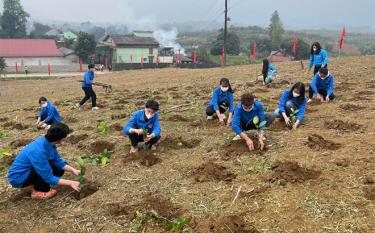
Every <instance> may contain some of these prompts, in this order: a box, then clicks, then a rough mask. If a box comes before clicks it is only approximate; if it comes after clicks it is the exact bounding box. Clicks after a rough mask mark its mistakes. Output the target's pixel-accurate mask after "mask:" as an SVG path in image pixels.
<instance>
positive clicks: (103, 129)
mask: <svg viewBox="0 0 375 233" xmlns="http://www.w3.org/2000/svg"><path fill="white" fill-rule="evenodd" d="M96 128H97V129H98V132H99V133H100V134H102V135H106V134H108V133H109V130H110V128H109V126H108V124H107V123H106V122H105V121H100V122H99V123H98V125H97V126H96Z"/></svg>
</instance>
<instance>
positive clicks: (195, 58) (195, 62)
mask: <svg viewBox="0 0 375 233" xmlns="http://www.w3.org/2000/svg"><path fill="white" fill-rule="evenodd" d="M193 63H194V65H195V64H197V48H194V55H193Z"/></svg>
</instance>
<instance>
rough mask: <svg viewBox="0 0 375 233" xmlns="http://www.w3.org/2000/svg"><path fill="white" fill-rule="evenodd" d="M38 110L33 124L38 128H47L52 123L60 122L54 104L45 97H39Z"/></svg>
mask: <svg viewBox="0 0 375 233" xmlns="http://www.w3.org/2000/svg"><path fill="white" fill-rule="evenodd" d="M39 105H40V111H39V113H38V120H37V121H36V123H35V125H36V126H37V127H40V128H47V129H48V128H49V127H50V125H52V124H57V123H60V122H61V117H60V114H59V112H58V111H57V108H56V106H55V105H53V104H52V103H51V102H49V101H48V100H47V98H46V97H43V96H42V97H40V98H39Z"/></svg>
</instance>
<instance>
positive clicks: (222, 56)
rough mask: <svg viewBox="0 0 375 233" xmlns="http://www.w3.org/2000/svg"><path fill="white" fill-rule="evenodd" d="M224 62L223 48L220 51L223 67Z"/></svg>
mask: <svg viewBox="0 0 375 233" xmlns="http://www.w3.org/2000/svg"><path fill="white" fill-rule="evenodd" d="M224 60H225V51H224V47H223V49H222V50H221V64H222V65H224Z"/></svg>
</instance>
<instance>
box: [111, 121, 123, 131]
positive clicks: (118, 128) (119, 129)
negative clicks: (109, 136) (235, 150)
mask: <svg viewBox="0 0 375 233" xmlns="http://www.w3.org/2000/svg"><path fill="white" fill-rule="evenodd" d="M110 128H111V129H114V130H115V131H122V129H123V126H122V125H121V124H120V123H115V124H113V125H111V126H110Z"/></svg>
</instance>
